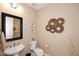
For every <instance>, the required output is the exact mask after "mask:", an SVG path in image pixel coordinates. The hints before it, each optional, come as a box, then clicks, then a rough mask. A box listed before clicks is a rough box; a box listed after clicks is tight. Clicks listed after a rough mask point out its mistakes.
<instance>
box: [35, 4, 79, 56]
mask: <svg viewBox="0 0 79 59" xmlns="http://www.w3.org/2000/svg"><path fill="white" fill-rule="evenodd" d="M37 16H38V17H37V20H36V23H37V36H36V37H37V40H38V45H39V46H40V48H43V49H44V50H45V52H46V53H48V54H50V55H56V56H57V55H58V56H59V55H79V4H72V3H71V4H68V3H65V4H64V3H62V4H61V3H60V4H56V3H54V4H51V5H49V6H47V7H45V8H42V9H40V10H38V13H37ZM60 17H62V18H64V20H65V23H64V25H63V26H64V31H63V32H62V33H50V32H48V31H46V29H45V27H46V25H47V23H48V21H49V20H50V19H51V18H56V19H57V18H60ZM46 44H47V45H48V47H47V48H46V47H45V45H46Z"/></svg>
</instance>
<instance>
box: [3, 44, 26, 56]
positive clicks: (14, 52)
mask: <svg viewBox="0 0 79 59" xmlns="http://www.w3.org/2000/svg"><path fill="white" fill-rule="evenodd" d="M24 47H25V45H23V44H19V45H18V46H17V45H16V46H14V47H12V48H10V47H9V48H6V49H4V54H5V55H10V56H11V55H13V56H16V55H19V52H20V51H22V50H23V49H24Z"/></svg>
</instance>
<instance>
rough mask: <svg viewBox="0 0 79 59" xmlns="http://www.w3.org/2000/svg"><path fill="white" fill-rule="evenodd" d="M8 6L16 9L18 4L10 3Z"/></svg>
mask: <svg viewBox="0 0 79 59" xmlns="http://www.w3.org/2000/svg"><path fill="white" fill-rule="evenodd" d="M10 5H11V7H12V8H14V9H16V8H17V5H18V4H17V3H10Z"/></svg>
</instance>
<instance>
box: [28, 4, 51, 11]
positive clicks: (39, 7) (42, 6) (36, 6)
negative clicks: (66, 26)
mask: <svg viewBox="0 0 79 59" xmlns="http://www.w3.org/2000/svg"><path fill="white" fill-rule="evenodd" d="M27 4H28V5H29V6H31V7H32V8H34V9H36V10H39V9H41V8H44V7H46V6H48V5H49V4H50V3H27Z"/></svg>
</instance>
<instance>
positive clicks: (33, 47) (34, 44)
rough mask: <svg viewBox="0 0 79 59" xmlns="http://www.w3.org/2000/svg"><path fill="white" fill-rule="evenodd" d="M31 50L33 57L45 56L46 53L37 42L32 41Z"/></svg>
mask: <svg viewBox="0 0 79 59" xmlns="http://www.w3.org/2000/svg"><path fill="white" fill-rule="evenodd" d="M30 49H31V54H32V56H44V51H43V49H41V48H39V47H37V41H36V40H32V41H31V42H30Z"/></svg>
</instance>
